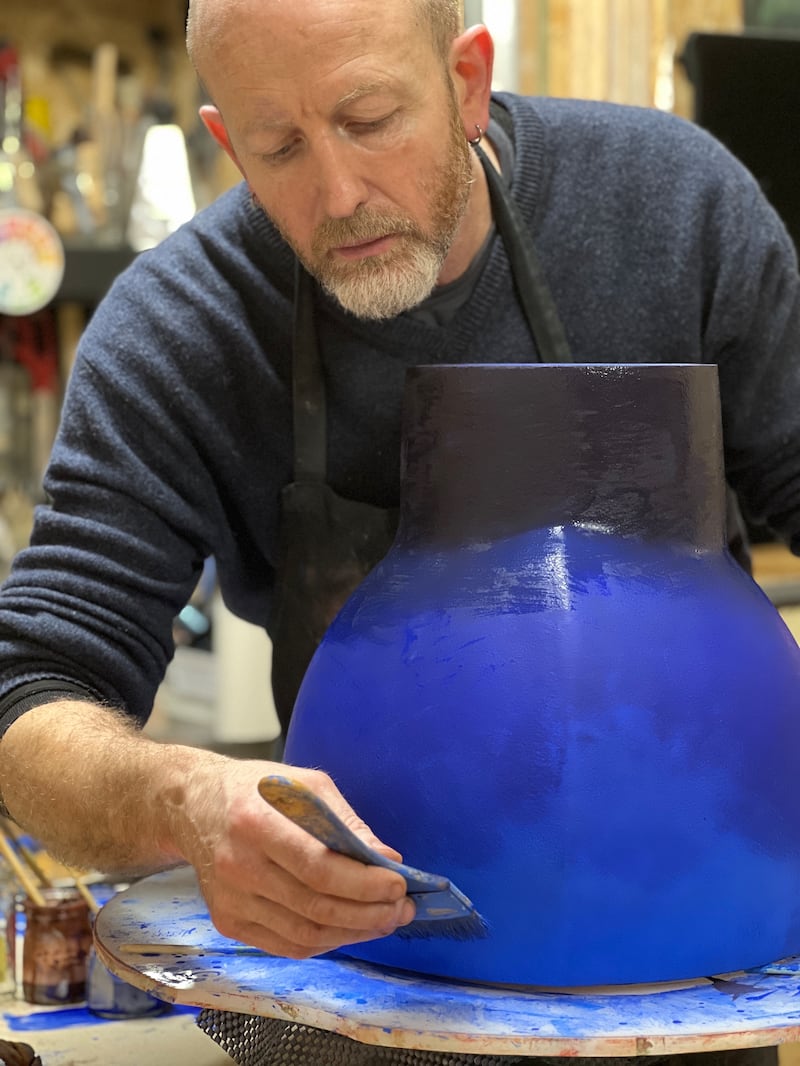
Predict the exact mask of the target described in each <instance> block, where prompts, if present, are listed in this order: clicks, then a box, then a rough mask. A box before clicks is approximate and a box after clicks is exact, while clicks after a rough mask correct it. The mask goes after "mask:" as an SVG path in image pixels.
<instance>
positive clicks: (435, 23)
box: [186, 0, 462, 78]
mask: <svg viewBox="0 0 800 1066" xmlns="http://www.w3.org/2000/svg"><path fill="white" fill-rule="evenodd" d="M262 2H264V3H268V2H270V0H262ZM272 2H273V3H274V2H275V0H272ZM277 2H278V3H281V2H283V0H277ZM407 2H408V3H409V5H410V8H411V11H412V13H413V16H414V18H415V19H416V21H417V22H418V24H419V25H420V28H421V30H424V32H425V33H426V34H428V35H429V38H430V40H431V42H432V44H433V47H434V49H435V51H436V52H437V54H438V55H439V56H441V58H442V60H443V61H445V60H446V59H447V57H448V55H449V52H450V45H451V44H452V42H453V40H454V39H455V38H456V37H457V36H458V34H459V33H460V32H461V29H462V19H461V0H407ZM246 8H247V0H190V4H189V15H188V18H187V21H186V47H187V51H188V53H189V58H190V59H191V61H192V63H193V64H194V67H195V70H196V71H197V73H198V74H199V75H200V77H201V78H202V77H203V68H204V64H205V61H206V60H207V58H208V55H209V54H210V51H211V48H210V43H211V42H213V41H215V40H216V39H217V38H218V37H219V36H220V31H221V30H222V28H223V26H224V24H225V22H226V21H227V20H228V19H229V18H231V17H234V18H235V17H237V15H238V16H241V17H246Z"/></svg>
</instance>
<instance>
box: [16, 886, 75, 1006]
mask: <svg viewBox="0 0 800 1066" xmlns="http://www.w3.org/2000/svg"><path fill="white" fill-rule="evenodd" d="M42 895H43V896H44V897H45V901H46V902H45V906H44V907H42V906H39V905H37V904H36V903H34V902H33V901H32V900H30V899H29V900H26V902H25V915H26V920H27V924H26V929H25V942H24V945H23V949H22V994H23V997H24V999H25V1000H26V1002H28V1003H38V1004H43V1005H54V1004H59V1003H77V1002H80V1001H81V1000H82V999H84V998H85V996H86V958H87V955H88V954H89V948H90V947H91V944H92V929H91V922H90V919H89V908H88V906H87V905H86V901H85V900H83V899H82V898H81V896H80V895H79V894H78V893H77V892H76V891H75V890H74V889H59V888H48V889H43V890H42Z"/></svg>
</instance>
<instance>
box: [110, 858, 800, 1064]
mask: <svg viewBox="0 0 800 1066" xmlns="http://www.w3.org/2000/svg"><path fill="white" fill-rule="evenodd" d="M95 935H96V943H97V951H98V954H99V955H100V957H101V959H102V960H103V962H105V964H106V966H108V967H109V969H111V970H112V971H113V972H115V973H117V974H118V975H119V976H120V977H122V978H124V979H125V980H127V981H129V982H131V983H132V984H134V985H136V986H137V987H139V988H144V989H147V990H148V991H151V992H153V993H154V994H155V995H157V996H159V997H160V998H161V999H164V1000H167V1001H169V1002H174V1003H182V1004H191V1005H195V1006H206V1007H211V1008H214V1009H217V1010H229V1011H236V1012H239V1013H243V1014H252V1015H260V1016H264V1017H270V1018H284V1019H286V1020H287V1021H293V1022H297V1023H300V1024H304V1025H309V1026H313V1027H316V1028H322V1029H326V1030H329V1031H331V1032H336V1033H341V1034H342V1035H344V1036H347V1037H351V1038H352V1039H355V1040H360V1041H362V1042H364V1043H368V1044H374V1045H383V1046H387V1047H408V1048H417V1049H424V1050H431V1051H450V1052H455V1051H456V1050H457V1051H459V1052H461V1053H470V1054H486V1055H488V1054H494V1055H587V1056H615V1055H648V1054H653V1055H655V1054H677V1053H682V1052H698V1051H721V1050H728V1049H732V1048H746V1047H766V1046H773V1045H779V1044H782V1043H785V1042H789V1041H797V1040H800V960H787V961H785V962H784V963H776V964H773V965H772V966H765V967H762V968H760V969H758V970H750V971H747V972H746V973H739V974H735V975H730V974H729V975H725V976H724V977H719V978H713V979H706V978H701V979H699V980H697V981H688V982H679V983H676V984H673V985H654V986H641V985H638V986H628V987H624V988H619V987H617V988H610V989H597V988H592V989H584V990H579V989H572V990H569V991H558V990H545V989H534V988H529V987H525V988H521V987H519V986H502V987H499V986H479V985H474V984H467V983H458V982H453V981H447V980H438V979H435V978H429V977H421V976H419V975H417V974H407V973H402V972H400V971H389V970H385V969H382V968H380V967H377V966H371V965H369V964H367V963H363V962H360V961H356V960H350V959H347V958H346V957H345V956H344V955H341V954H338V953H335V954H331V955H327V956H323V957H321V958H317V959H310V960H305V961H302V962H296V961H292V960H288V959H279V958H274V957H272V956H268V955H265V954H263V953H260V952H256V951H255V950H254V949H250V948H247V947H245V946H244V945H240V944H238V943H237V942H236V941H231V940H227V939H225V938H224V937H222V936H221V935H220V934H219V933H217V932H216V930H215V929H214V928H213V926H212V924H211V921H210V919H209V916H208V911H207V909H206V907H205V904H204V902H203V900H202V897H201V896H200V893H199V891H198V888H197V884H196V881H195V878H194V873H193V871H191V870H189V869H185V868H184V869H179V870H173V871H170V872H169V873H166V874H158V875H155V876H153V877H148V878H145V879H144V880H142V881H140V882H138V883H137V884H136V885H134V886H132V887H131V888H129V889H127V890H126V891H125V892H122V893H120V894H119V895H118V896H116V897H115V898H114V899H112V900H111V902H110V903H108V904H106V906H105V907H104V908H103V910H102V911H101V912H100V915H99V916H98V918H97V921H96V926H95Z"/></svg>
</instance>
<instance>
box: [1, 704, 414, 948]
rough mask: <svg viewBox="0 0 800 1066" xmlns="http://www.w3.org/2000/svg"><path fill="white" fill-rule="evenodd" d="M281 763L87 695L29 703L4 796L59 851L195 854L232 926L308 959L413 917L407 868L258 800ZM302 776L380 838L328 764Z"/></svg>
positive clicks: (225, 928)
mask: <svg viewBox="0 0 800 1066" xmlns="http://www.w3.org/2000/svg"><path fill="white" fill-rule="evenodd" d="M278 771H283V772H285V771H286V768H285V767H281V766H279V765H278V764H276V763H271V762H261V761H259V760H255V759H253V760H237V759H230V758H227V757H225V756H223V755H218V754H216V753H213V752H208V751H203V750H201V749H199V748H186V747H180V746H177V745H168V744H159V743H157V742H155V741H152V740H150V739H149V738H147V737H145V736H143V735H142V734H141V733H139V732H137V731H136V730H135V729H134V728H132V727H131V725H130V724H129V723H128V722H127V721H126V720H125V719H124V718H122V717H121V716H119V715H117V714H115V713H114V712H112V711H109V710H105V709H103V708H101V707H97V706H95V705H93V704H85V703H77V702H76V703H73V702H66V701H64V702H59V703H51V704H46V705H44V706H42V707H36V708H34V709H33V710H31V711H28V712H26V713H25V714H23V715H22V716H21V717H20V718H18V719H17V721H16V722H14V723H13V725H11V726H10V727H9V729H8V732H7V733H6V735H5V737H4V738H3V740H2V742H0V793H2V796H3V799H4V801H5V803H6V806H7V807H8V810H9V812H10V813H11V815H12V817H13V818H15V819H16V820H17V821H18V822H19V824H20V825H21V826H23V827H24V828H25V829H27V830H28V831H29V832H30V833H32V834H33V835H34V836H36V837H37V838H38V839H39V840H40V841H41V843H42V844H43V845H44V846H45V847H46V848H47V849H48V850H49V851H50V852H51V853H52V854H53V855H55V856H56V857H58V858H61V859H63V860H64V861H65V862H68V863H70V864H71V865H73V866H80V867H85V868H94V869H100V870H104V871H109V872H115V873H121V874H127V875H136V874H140V873H145V872H148V871H151V870H156V869H160V868H164V867H167V866H171V865H174V864H176V863H179V862H188V863H190V864H191V865H192V866H193V867H194V869H195V871H196V873H197V878H198V882H199V885H200V889H201V891H202V893H203V896H204V897H205V900H206V903H207V904H208V907H209V912H210V914H211V917H212V920H213V921H214V924H215V925H216V927H217V929H219V930H220V932H222V933H224V934H226V935H227V936H231V937H235V938H236V939H238V940H244V941H245V942H247V943H250V944H253V945H254V946H255V947H259V948H261V949H262V950H264V951H268V952H270V953H271V954H277V955H288V956H291V957H293V958H305V957H306V956H308V955H314V954H319V953H320V952H323V951H330V950H332V949H333V948H335V947H340V946H341V945H342V944H352V943H355V942H356V941H360V940H370V939H372V938H373V937H376V936H383V935H385V934H387V933H390V932H392V931H393V930H394V929H395V928H396V927H397V926H398V925H404V924H406V923H407V922H409V921H411V920H412V918H413V915H414V907H413V904H412V903H411V902H410V901H409V900H407V899H406V898H405V892H406V884H405V881H404V880H403V878H402V877H401V876H400V875H399V874H397V873H395V872H393V871H390V870H386V869H383V868H381V867H379V866H364V865H362V864H361V863H359V862H356V861H355V860H353V859H349V858H346V857H345V856H343V855H338V854H337V853H335V852H333V851H331V850H329V849H328V848H326V847H325V845H324V844H322V843H321V842H320V841H318V840H316V839H315V838H314V837H313V836H311V835H310V834H309V833H307V832H306V831H305V830H304V829H301V828H299V827H298V826H296V825H295V824H294V822H292V821H291V820H290V819H288V818H285V817H284V816H283V815H282V814H279V813H278V812H277V811H276V810H274V809H273V808H272V807H271V806H270V805H269V804H267V803H265V802H264V800H262V799H261V797H260V795H259V792H258V783H259V780H260V779H261V778H262V777H263V776H264V775H266V774H270V773H275V772H278ZM292 774H293V775H295V776H297V777H298V779H299V780H300V781H301V782H303V783H305V784H306V786H307V787H309V788H311V789H312V790H313V791H315V792H317V793H318V794H319V795H321V796H323V798H326V800H327V802H329V803H330V804H331V806H333V808H334V810H336V812H337V814H338V815H339V817H341V818H342V819H343V821H345V822H346V824H348V825H350V826H351V827H352V828H353V829H354V830H355V831H356V832H358V833H360V834H361V835H362V837H363V839H364V840H365V841H366V842H367V843H368V844H370V845H371V846H373V847H375V846H383V845H381V842H380V841H378V840H377V839H376V838H375V837H374V836H373V834H372V833H371V832H370V831H369V829H368V827H367V826H365V825H364V823H363V822H361V821H360V819H359V818H358V816H357V814H356V812H355V811H353V810H352V808H351V807H350V806H349V804H347V802H346V800H345V799H344V797H343V796H342V794H341V793H340V792H339V790H338V789H337V788H336V786H335V785H334V783H333V782H332V781H331V779H330V778H329V777H328V776H327V775H326V774H324V773H322V772H320V771H318V770H308V769H301V768H298V767H295V768H293V769H292ZM393 857H397V858H399V856H397V854H396V853H393Z"/></svg>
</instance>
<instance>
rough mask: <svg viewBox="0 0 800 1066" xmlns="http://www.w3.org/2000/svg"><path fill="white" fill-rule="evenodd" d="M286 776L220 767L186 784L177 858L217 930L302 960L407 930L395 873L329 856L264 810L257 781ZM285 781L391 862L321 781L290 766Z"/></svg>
mask: <svg viewBox="0 0 800 1066" xmlns="http://www.w3.org/2000/svg"><path fill="white" fill-rule="evenodd" d="M286 769H287V768H286V767H285V766H282V765H280V764H277V763H268V762H255V761H253V762H250V761H248V762H239V763H237V762H233V761H232V760H227V766H226V768H225V772H224V774H221V775H220V774H216V775H215V776H214V779H213V782H211V783H210V784H211V787H210V788H208V789H205V784H204V782H203V780H202V778H201V779H200V781H193V782H191V784H190V786H189V797H190V798H189V801H188V809H191V810H192V811H193V812H194V815H193V819H192V821H191V823H189V824H187V823H186V821H185V820H184V819H183V818H181V817H178V819H177V821H178V824H182V825H183V827H184V828H183V830H180V831H179V832H184V831H186V830H187V829H188V833H187V837H186V840H185V842H184V844H183V846H182V851H184V852H185V854H186V856H187V858H188V859H189V861H190V862H191V864H192V865H193V866H194V867H195V869H196V870H197V873H198V878H199V880H200V885H201V889H202V891H203V895H204V897H205V900H206V902H207V904H208V908H209V912H210V914H211V918H212V920H213V922H214V925H215V926H216V927H217V929H219V931H220V932H221V933H223V934H224V935H226V936H230V937H233V938H235V939H236V940H242V941H244V942H245V943H248V944H253V945H254V946H255V947H259V948H262V949H263V950H264V951H268V952H270V954H273V955H283V956H287V957H289V958H306V957H308V956H311V955H317V954H320V953H322V952H325V951H331V950H332V949H333V948H337V947H340V946H342V945H344V944H354V943H357V942H359V941H362V940H373V939H375V937H379V936H385V935H387V934H388V933H392V932H394V930H395V929H396V928H397V927H398V926H399V925H405V924H407V923H408V922H410V921H411V920H412V919H413V917H414V905H413V903H411V901H410V900H408V899H406V896H405V892H406V886H405V881H404V880H403V878H402V877H401V876H400V875H399V874H396V873H393V872H391V871H389V870H382V869H381V868H379V867H377V866H364V865H363V864H362V863H360V862H356V861H355V860H353V859H348V858H346V857H345V856H343V855H339V854H337V853H336V852H333V851H331V850H330V849H328V848H327V847H325V845H324V844H321V843H320V842H319V841H318V840H316V839H315V838H314V837H312V836H311V835H310V834H309V833H307V832H306V831H305V830H304V829H301V828H299V827H298V826H296V825H295V824H294V823H293V822H291V821H290V820H289V819H288V818H285V817H284V816H283V815H282V814H279V813H278V812H277V811H276V810H274V809H273V808H272V807H270V806H269V804H267V803H265V802H264V800H263V799H262V798H261V797H260V795H259V794H258V787H257V786H258V782H259V780H260V779H261V778H262V777H264V776H265V775H266V774H272V773H285V772H286ZM291 773H292V777H294V778H297V779H298V780H301V781H302V782H303V783H304V784H305V785H307V786H308V787H309V788H310V789H311V790H312V791H313V792H315V793H316V794H317V795H319V796H321V797H322V798H323V799H324V800H325V802H326V803H328V804H329V806H331V807H332V808H333V809H334V810H335V811H336V813H337V814H338V815H339V817H340V818H341V819H342V820H343V821H344V822H345V823H346V824H347V825H348V826H349V827H350V828H351V829H352V830H353V831H354V832H356V833H357V834H358V835H359V836H361V837H362V838H363V839H364V841H365V842H366V843H367V844H369V845H370V846H371V847H377V848H380V850H381V851H383V852H384V853H385V854H387V855H389V856H390V857H391V858H395V859H399V858H400V856H399V855H398V854H397V852H394V851H392V850H391V849H390V848H387V847H386V846H385V845H383V844H382V843H381V841H379V840H378V839H377V838H376V837H375V836H374V835H373V834H372V833H371V832H370V831H369V829H368V828H367V826H366V825H364V823H363V822H362V821H360V819H359V818H358V816H357V815H356V814H355V812H354V811H353V810H352V808H351V807H349V806H348V804H347V803H346V801H345V799H344V797H343V796H342V795H341V793H340V792H339V790H338V789H337V788H336V786H335V785H334V784H333V782H332V781H331V779H330V778H329V777H328V776H327V775H326V774H323V773H320V772H319V771H316V770H303V769H298V768H296V767H292V770H291ZM204 789H205V794H204V795H198V794H197V793H198V791H200V790H204ZM176 813H177V812H176Z"/></svg>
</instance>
